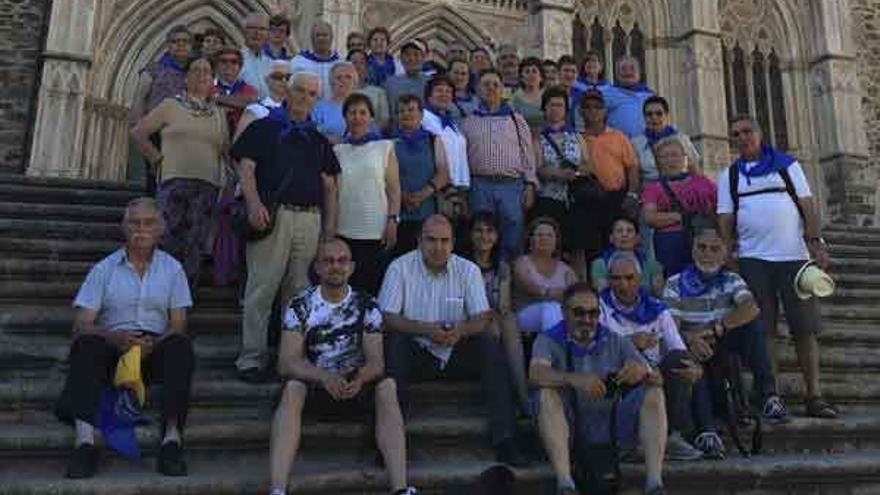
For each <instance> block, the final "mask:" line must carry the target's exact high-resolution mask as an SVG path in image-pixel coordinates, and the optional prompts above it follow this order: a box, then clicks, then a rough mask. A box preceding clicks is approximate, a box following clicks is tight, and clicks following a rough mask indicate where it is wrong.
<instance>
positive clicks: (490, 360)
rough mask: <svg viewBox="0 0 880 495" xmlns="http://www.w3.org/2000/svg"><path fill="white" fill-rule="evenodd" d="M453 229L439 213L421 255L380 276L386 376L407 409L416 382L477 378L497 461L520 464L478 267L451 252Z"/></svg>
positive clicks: (425, 228) (503, 368)
mask: <svg viewBox="0 0 880 495" xmlns="http://www.w3.org/2000/svg"><path fill="white" fill-rule="evenodd" d="M453 241H454V240H453V236H452V225H451V224H450V223H449V220H447V219H446V217H444V216H442V215H433V216H430V217H428V218H427V219H426V220H425V221H424V223H423V224H422V233H421V238H420V239H419V249H417V250H415V251H411V252H409V253H407V254H405V255H403V256H401V257H400V258H397V259H396V260H394V262H392V263H391V266H390V267H389V268H388V271H387V272H386V274H385V281H384V283H383V284H382V290H381V291H380V293H379V307H380V308H382V312H383V314H384V315H385V323H386V325H387V330H388V332H389V335H388V344H387V346H386V349H387V356H386V358H387V363H388V368H389V369H388V371H389V373H390V374H391V376H392V377H394V379H395V380H396V381H397V390H398V396H399V397H400V402H401V404H403V405H404V409H406V405H407V398H408V392H409V386H408V385H409V382H410V381H412V380H413V379H414V378H421V379H438V378H473V376H474V375H479V376H480V378H481V381H482V384H483V387H482V389H483V394H484V395H485V399H486V405H487V407H488V409H489V427H490V429H491V435H492V445H493V447H494V449H495V454H496V457H497V458H498V461H499V462H504V463H508V464H512V465H523V464H525V460H524V459H523V457H522V455H521V454H520V452H519V450H518V449H517V447H516V444H515V442H514V411H515V409H516V408H515V407H514V404H513V392H512V390H511V385H510V378H509V373H508V370H507V363H506V360H505V358H504V349H503V348H502V347H501V342H500V341H499V340H498V337H497V336H496V335H494V334H493V333H492V332H491V330H490V326H489V323H490V321H491V320H492V311H491V310H490V309H489V303H488V301H487V299H486V291H485V285H484V284H483V277H482V275H481V274H480V269H479V267H477V265H475V264H474V263H472V262H470V261H468V260H466V259H464V258H461V257H459V256H457V255H454V254H452V246H453Z"/></svg>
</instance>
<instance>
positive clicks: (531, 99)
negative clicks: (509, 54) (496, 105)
mask: <svg viewBox="0 0 880 495" xmlns="http://www.w3.org/2000/svg"><path fill="white" fill-rule="evenodd" d="M519 81H520V87H519V89H517V90H516V91H515V92H514V93H513V95H512V96H511V98H510V105H511V106H512V107H513V109H514V110H516V111H517V112H519V113H520V114H522V116H523V117H525V119H526V122H528V124H529V129H531V130H532V134H537V133H539V132H541V128H542V127H543V126H544V109H543V105H542V101H541V95H542V94H543V88H544V67H543V65H542V64H541V59H539V58H535V57H526V58H524V59H523V61H522V62H520V63H519Z"/></svg>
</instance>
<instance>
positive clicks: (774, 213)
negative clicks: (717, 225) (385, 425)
mask: <svg viewBox="0 0 880 495" xmlns="http://www.w3.org/2000/svg"><path fill="white" fill-rule="evenodd" d="M756 164H757V162H749V163H746V169H747V170H749V169H751V168H752V167H754V166H755V165H756ZM729 168H730V167H726V168H724V170H722V171H721V172H720V173H719V174H718V208H717V210H716V211H717V212H718V214H719V215H721V214H732V213H733V198H731V197H730V181H729V176H728V173H729V172H728V169H729ZM788 175H789V176H790V177H791V182H792V184H793V185H794V190H795V193H796V194H797V196H798V197H799V198H808V197H810V196H812V193H811V192H810V185H809V183H807V177H806V176H805V175H804V169H803V168H801V165H800V163H798V162H794V163H792V164H791V165H789V167H788ZM770 188H782V189H785V181H783V180H782V177H781V176H780V175H779V174H778V173H771V174H767V175H765V176H762V177H750V178H748V179H747V178H746V177H745V176H744V175H743V174H742V173H740V174H739V186H738V188H737V189H738V190H739V194H740V198H739V214H738V215H737V218H736V227H737V235H738V236H739V256H740V257H741V258H756V259H759V260H765V261H799V260H806V259H809V257H810V254H809V251H807V245H806V243H805V242H804V227H803V222H802V221H801V217H800V214H799V213H798V209H797V206H795V204H794V201H792V200H791V197H790V196H789V195H788V193H787V192H785V191H784V190H783V191H780V192H774V193H766V194H756V195H754V196H746V197H743V196H742V194H743V193H747V192H751V191H757V190H761V189H770Z"/></svg>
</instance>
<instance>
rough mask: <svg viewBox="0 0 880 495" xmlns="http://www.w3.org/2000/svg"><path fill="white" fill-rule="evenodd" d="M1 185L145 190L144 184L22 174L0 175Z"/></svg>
mask: <svg viewBox="0 0 880 495" xmlns="http://www.w3.org/2000/svg"><path fill="white" fill-rule="evenodd" d="M0 184H9V185H18V186H32V187H35V186H36V187H53V188H62V189H65V188H67V189H78V190H88V189H99V190H106V191H126V192H134V193H141V192H143V190H144V187H143V185H142V184H137V183H132V182H116V181H108V180H95V179H70V178H61V177H34V176H29V175H22V174H9V173H0Z"/></svg>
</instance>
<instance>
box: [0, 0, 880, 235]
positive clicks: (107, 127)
mask: <svg viewBox="0 0 880 495" xmlns="http://www.w3.org/2000/svg"><path fill="white" fill-rule="evenodd" d="M10 1H11V0H0V6H2V4H5V3H9V2H10ZM13 4H15V7H16V8H19V9H20V8H21V6H22V5H23V4H24V5H26V6H30V7H34V9H33V10H36V11H39V7H40V6H43V8H44V9H51V10H46V11H45V12H42V14H43V16H42V17H39V16H31V17H27V18H25V20H24V21H22V22H23V23H24V25H25V28H26V27H27V22H31V23H32V24H33V25H34V26H37V27H34V28H33V29H36V30H37V31H38V32H39V31H40V29H42V33H44V34H42V35H40V36H32V38H33V39H35V40H36V41H30V43H36V42H38V43H40V49H39V50H35V51H34V53H36V54H37V56H38V60H37V63H34V64H32V65H33V67H32V68H31V69H30V70H31V79H32V80H33V83H34V84H33V85H32V87H31V88H32V90H27V91H25V90H22V91H23V93H24V102H25V103H26V107H27V109H28V110H27V111H24V110H21V113H23V114H26V115H24V118H23V119H22V120H24V121H25V122H24V124H23V125H22V123H21V122H18V123H16V122H7V121H5V120H3V119H2V118H0V136H7V135H8V136H19V135H20V138H19V139H3V140H2V141H0V160H3V161H4V163H0V168H2V169H3V170H18V171H24V172H26V173H27V174H29V175H38V176H61V177H84V178H96V179H108V180H120V181H121V180H125V179H126V164H127V157H128V154H129V146H130V145H129V142H128V129H129V127H130V122H128V121H127V111H128V108H129V105H130V102H131V98H132V94H133V91H134V86H135V80H136V77H137V73H138V71H139V70H140V69H141V68H142V67H144V66H145V65H146V64H147V63H148V62H149V61H151V60H153V59H154V58H155V57H156V56H157V55H158V54H159V53H160V52H161V51H162V49H163V46H162V45H163V39H164V33H165V31H166V30H167V29H168V28H169V27H170V26H171V25H173V24H176V23H184V24H186V25H188V26H191V27H192V28H194V29H195V30H197V31H200V30H201V29H203V28H204V27H207V26H209V25H213V26H217V27H220V28H221V29H223V30H224V31H226V32H227V33H229V35H230V38H231V39H232V41H233V42H234V43H238V44H241V43H242V41H243V32H242V26H241V25H240V20H241V19H242V18H243V15H244V13H245V12H248V11H265V12H270V13H273V12H279V11H283V12H286V13H287V15H288V16H290V17H291V18H292V19H293V26H294V29H293V32H292V34H291V39H290V43H291V45H292V47H293V48H295V49H296V48H301V47H305V46H307V43H308V31H309V26H310V24H311V23H312V21H313V20H314V19H316V18H323V19H325V20H327V21H329V22H330V23H331V24H332V25H333V26H334V28H335V33H336V41H335V42H336V44H337V47H338V48H339V49H342V48H343V45H344V42H345V34H346V33H347V32H349V31H351V30H362V31H366V30H368V29H369V28H371V27H374V26H378V25H384V26H387V27H388V28H389V29H390V31H391V33H392V38H393V46H392V49H394V48H396V47H397V46H399V45H400V44H401V43H402V42H403V41H405V40H408V39H411V38H414V37H423V38H426V39H433V40H437V43H438V44H439V45H441V46H442V45H444V44H448V43H449V42H451V41H453V40H460V41H463V42H464V43H465V44H467V45H468V46H470V47H471V48H474V47H484V48H489V49H492V48H493V47H497V46H499V45H500V44H502V43H515V44H516V45H517V46H519V47H520V52H521V55H536V56H539V57H541V58H556V57H558V56H559V55H562V54H565V53H573V54H574V55H575V56H582V55H583V54H584V53H585V52H586V51H587V50H594V51H598V52H599V53H601V54H602V57H603V59H604V61H605V65H606V70H607V72H608V73H609V76H610V75H611V74H610V73H611V72H612V71H611V69H612V67H613V62H614V60H616V59H618V58H619V57H621V56H623V55H633V56H635V57H637V58H639V59H640V60H641V61H643V70H644V75H645V79H646V81H647V82H648V84H649V85H650V86H651V87H652V88H653V89H654V90H655V91H656V92H657V93H658V94H661V95H664V96H666V97H667V98H668V99H669V100H670V102H671V104H672V107H673V109H672V114H673V115H672V117H673V121H674V122H675V123H676V124H677V126H678V127H679V128H681V129H682V130H683V131H684V132H687V133H688V134H690V135H691V136H692V137H693V140H694V142H695V144H697V146H698V147H699V148H700V149H701V151H702V154H703V156H704V159H703V164H702V165H703V167H704V169H706V170H707V171H709V172H714V171H717V170H718V169H719V168H721V167H723V166H724V165H726V164H727V163H729V162H730V159H731V156H730V151H729V145H728V136H727V121H728V119H729V117H731V116H732V115H735V114H739V113H749V114H752V115H754V116H755V117H756V118H757V119H758V120H759V122H760V123H761V124H762V127H763V128H764V134H765V137H766V138H767V140H768V141H770V142H771V143H773V144H774V145H776V146H778V147H780V148H783V149H785V150H787V151H788V152H789V153H791V154H793V155H795V156H797V157H798V159H799V160H800V161H801V162H802V163H803V164H804V165H805V168H806V170H807V172H808V175H809V176H810V180H811V182H812V184H813V187H814V190H815V193H816V195H817V196H818V198H819V199H820V200H821V204H822V208H823V216H824V218H825V220H826V221H834V222H846V223H849V224H854V225H878V224H880V210H878V202H877V193H876V190H877V184H878V179H880V177H878V175H880V174H878V168H880V129H878V128H877V125H876V124H877V123H878V121H880V77H878V76H880V37H878V34H880V0H64V1H54V2H47V1H45V0H24V1H23V2H22V0H16V1H15V2H13ZM49 6H51V7H49ZM13 14H14V12H13ZM13 14H3V15H6V16H7V17H8V16H10V15H13ZM0 16H2V15H0ZM2 20H3V19H2V17H0V21H2ZM0 29H4V27H3V25H2V23H0ZM22 43H24V44H27V43H28V41H22ZM5 50H6V47H5V46H0V54H2V53H3V51H5ZM25 89H28V88H25ZM10 98H11V97H10V96H9V95H8V94H7V92H3V93H0V105H4V104H5V102H6V100H10ZM20 100H21V99H20V98H19V99H18V100H15V101H18V102H19V103H21V101H20ZM0 108H3V107H2V106H0ZM22 108H24V107H22ZM0 116H2V113H0ZM16 125H17V126H16ZM16 133H17V134H16ZM15 146H18V147H20V149H21V150H22V151H21V152H20V153H17V154H16V153H13V152H8V150H9V149H12V148H11V147H15Z"/></svg>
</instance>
